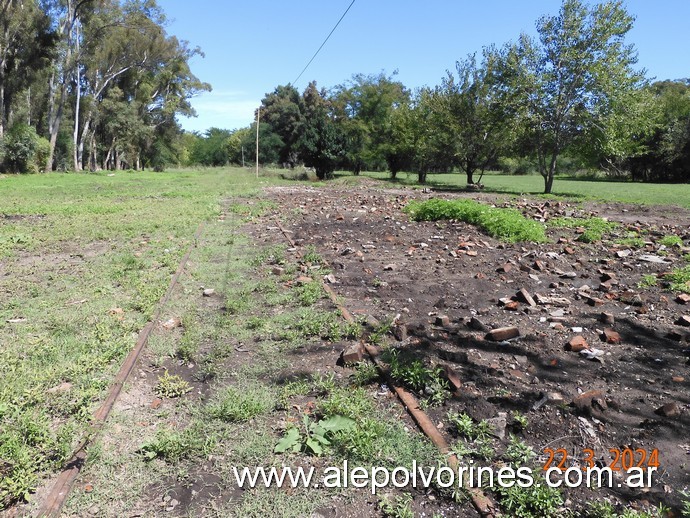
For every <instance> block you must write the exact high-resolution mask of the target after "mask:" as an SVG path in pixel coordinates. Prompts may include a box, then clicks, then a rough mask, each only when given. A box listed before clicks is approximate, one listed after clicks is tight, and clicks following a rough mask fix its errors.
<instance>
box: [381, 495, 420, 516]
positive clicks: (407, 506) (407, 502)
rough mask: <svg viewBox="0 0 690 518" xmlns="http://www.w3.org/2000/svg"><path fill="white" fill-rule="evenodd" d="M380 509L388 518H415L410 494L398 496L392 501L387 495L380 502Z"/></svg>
mask: <svg viewBox="0 0 690 518" xmlns="http://www.w3.org/2000/svg"><path fill="white" fill-rule="evenodd" d="M379 509H381V512H382V513H383V515H384V516H385V517H387V518H414V511H413V510H412V496H410V495H409V494H408V493H403V494H402V495H398V496H396V497H395V498H394V499H392V500H391V499H390V497H389V496H388V495H385V496H384V497H383V498H381V500H380V501H379Z"/></svg>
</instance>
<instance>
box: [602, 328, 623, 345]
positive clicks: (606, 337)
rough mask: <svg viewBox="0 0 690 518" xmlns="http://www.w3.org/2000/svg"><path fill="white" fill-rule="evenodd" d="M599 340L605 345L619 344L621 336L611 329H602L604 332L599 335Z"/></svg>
mask: <svg viewBox="0 0 690 518" xmlns="http://www.w3.org/2000/svg"><path fill="white" fill-rule="evenodd" d="M601 339H602V340H603V341H604V342H606V343H607V344H619V343H621V335H620V334H619V333H617V332H616V331H614V330H613V329H611V328H610V327H607V328H606V329H604V332H603V333H602V334H601Z"/></svg>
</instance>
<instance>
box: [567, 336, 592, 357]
mask: <svg viewBox="0 0 690 518" xmlns="http://www.w3.org/2000/svg"><path fill="white" fill-rule="evenodd" d="M585 349H589V344H588V343H587V340H585V338H584V337H583V336H582V335H577V336H576V337H574V338H572V339H571V340H570V342H568V346H567V350H568V351H573V352H575V353H579V352H580V351H584V350H585Z"/></svg>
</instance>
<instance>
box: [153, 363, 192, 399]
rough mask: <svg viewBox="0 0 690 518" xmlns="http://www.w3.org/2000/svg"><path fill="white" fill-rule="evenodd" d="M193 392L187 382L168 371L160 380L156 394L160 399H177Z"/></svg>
mask: <svg viewBox="0 0 690 518" xmlns="http://www.w3.org/2000/svg"><path fill="white" fill-rule="evenodd" d="M190 390H192V387H190V386H189V383H187V382H186V381H185V380H183V379H182V378H181V377H179V376H178V375H177V374H170V373H169V372H168V371H167V370H166V371H165V374H163V375H162V376H161V377H159V378H158V383H157V384H156V388H155V392H156V395H157V396H158V397H161V398H163V397H165V398H176V397H181V396H184V395H185V394H186V393H187V392H189V391H190Z"/></svg>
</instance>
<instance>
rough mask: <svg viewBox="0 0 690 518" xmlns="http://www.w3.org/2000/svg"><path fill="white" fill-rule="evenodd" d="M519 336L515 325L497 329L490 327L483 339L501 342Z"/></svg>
mask: <svg viewBox="0 0 690 518" xmlns="http://www.w3.org/2000/svg"><path fill="white" fill-rule="evenodd" d="M518 336H520V330H519V329H518V328H517V327H514V326H510V327H499V328H497V329H492V330H491V331H489V332H488V333H487V334H486V337H485V339H486V340H491V341H494V342H503V341H504V340H510V339H511V338H517V337H518Z"/></svg>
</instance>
